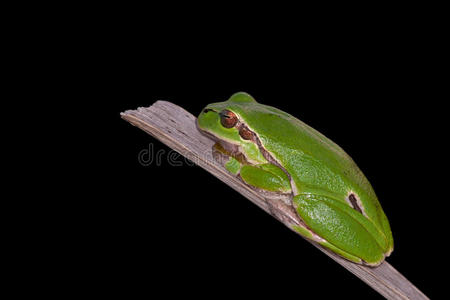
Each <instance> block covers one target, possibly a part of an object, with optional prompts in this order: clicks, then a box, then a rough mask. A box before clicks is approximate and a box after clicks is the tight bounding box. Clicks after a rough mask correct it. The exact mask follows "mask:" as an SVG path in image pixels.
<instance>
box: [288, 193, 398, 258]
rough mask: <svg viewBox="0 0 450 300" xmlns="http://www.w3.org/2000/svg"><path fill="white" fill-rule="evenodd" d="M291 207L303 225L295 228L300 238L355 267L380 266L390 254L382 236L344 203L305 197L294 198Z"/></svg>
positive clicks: (372, 225) (327, 198) (329, 199)
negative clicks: (313, 243)
mask: <svg viewBox="0 0 450 300" xmlns="http://www.w3.org/2000/svg"><path fill="white" fill-rule="evenodd" d="M293 204H294V207H295V209H296V210H297V213H298V215H299V216H300V218H301V219H302V221H303V222H304V223H305V224H306V226H305V227H300V226H298V227H297V226H296V227H295V228H294V229H295V230H296V231H297V232H299V233H300V234H301V235H303V236H305V237H307V238H309V239H312V240H315V241H316V242H318V243H319V244H321V245H322V246H324V247H326V248H328V249H330V250H331V251H333V252H335V253H337V254H339V255H341V256H343V257H344V258H346V259H348V260H350V261H353V262H356V263H364V264H367V265H370V266H376V265H379V264H380V263H381V262H383V260H384V258H385V254H386V253H387V252H388V251H389V245H388V241H387V239H386V237H385V235H384V234H383V233H382V232H381V231H380V230H379V229H378V228H377V227H376V226H375V225H374V224H373V223H372V222H371V221H370V220H369V219H367V218H366V217H365V216H364V215H363V214H361V213H360V212H359V211H357V210H356V209H354V208H352V207H351V206H349V205H348V204H347V203H344V202H342V201H339V200H336V199H332V198H330V197H328V196H323V195H315V194H306V193H305V194H299V195H296V196H295V197H294V198H293ZM313 235H316V236H315V237H316V238H314V236H313ZM317 236H319V237H320V238H319V239H317Z"/></svg>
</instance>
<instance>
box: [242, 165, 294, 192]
mask: <svg viewBox="0 0 450 300" xmlns="http://www.w3.org/2000/svg"><path fill="white" fill-rule="evenodd" d="M240 175H241V178H242V180H243V181H244V182H245V183H247V184H249V185H251V186H253V187H256V188H259V189H262V190H266V191H269V192H281V193H290V192H291V184H290V181H289V177H288V176H287V175H286V173H284V171H283V170H282V169H280V168H279V167H277V166H275V165H273V164H261V165H254V166H252V165H243V166H242V168H241V170H240Z"/></svg>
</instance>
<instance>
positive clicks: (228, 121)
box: [219, 109, 238, 128]
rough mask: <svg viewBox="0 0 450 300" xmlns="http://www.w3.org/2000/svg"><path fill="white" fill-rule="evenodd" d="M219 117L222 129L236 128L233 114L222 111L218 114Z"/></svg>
mask: <svg viewBox="0 0 450 300" xmlns="http://www.w3.org/2000/svg"><path fill="white" fill-rule="evenodd" d="M219 115H220V123H221V124H222V126H223V127H225V128H232V127H234V126H236V124H237V121H238V118H237V117H236V115H235V114H234V113H233V112H231V111H229V110H226V109H224V110H222V111H221V112H220V113H219Z"/></svg>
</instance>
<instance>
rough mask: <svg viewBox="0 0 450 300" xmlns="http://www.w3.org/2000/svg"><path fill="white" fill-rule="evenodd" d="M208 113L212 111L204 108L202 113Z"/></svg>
mask: <svg viewBox="0 0 450 300" xmlns="http://www.w3.org/2000/svg"><path fill="white" fill-rule="evenodd" d="M209 111H213V110H212V109H209V108H205V109H204V110H203V113H204V114H206V113H207V112H209Z"/></svg>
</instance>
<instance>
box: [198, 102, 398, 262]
mask: <svg viewBox="0 0 450 300" xmlns="http://www.w3.org/2000/svg"><path fill="white" fill-rule="evenodd" d="M223 112H231V113H232V114H234V116H235V118H237V120H238V121H237V123H236V125H235V126H234V127H232V128H226V127H225V126H224V125H223V123H222V122H221V119H222V120H223V119H224V118H225V119H228V117H224V113H223ZM243 126H244V127H245V129H246V130H247V132H248V130H249V131H250V132H252V134H253V136H254V137H255V138H252V139H248V138H247V139H244V138H243V137H242V136H241V135H240V134H239V129H242V128H243ZM198 128H199V129H200V130H202V131H204V132H206V133H208V134H209V135H212V136H213V137H214V138H215V139H217V140H218V143H221V144H223V145H230V144H232V145H235V146H234V149H236V146H238V148H237V149H239V153H240V156H237V155H236V152H233V151H222V152H223V153H222V154H223V155H224V156H226V157H228V161H227V162H226V163H225V167H226V168H227V169H228V170H229V171H230V172H231V173H233V174H236V175H239V176H240V178H241V179H242V180H243V181H244V182H245V183H247V184H248V185H250V186H252V187H255V188H257V189H259V190H265V191H268V192H272V193H280V194H287V195H290V196H291V197H290V199H291V205H292V206H293V207H294V208H295V210H296V212H297V214H298V216H299V217H300V219H301V220H302V225H301V226H293V229H294V230H296V231H297V232H298V233H300V234H301V235H303V236H305V237H306V238H309V239H311V240H313V241H315V242H317V243H319V244H321V245H323V246H324V247H326V248H328V249H330V250H331V251H333V252H335V253H337V254H339V255H341V256H342V257H344V258H346V259H348V260H350V261H353V262H355V263H361V264H367V265H370V266H376V265H379V264H380V263H381V262H383V260H384V258H385V257H386V256H388V255H389V254H390V253H391V252H392V250H393V239H392V233H391V229H390V226H389V222H388V219H387V218H386V215H385V214H384V212H383V209H382V208H381V205H380V203H379V202H378V199H377V197H376V195H375V192H374V191H373V189H372V187H371V185H370V183H369V182H368V180H367V179H366V177H365V176H364V175H363V173H362V172H361V171H360V169H359V168H358V167H357V165H356V164H355V163H354V161H353V160H352V159H351V158H350V157H349V156H348V155H347V154H346V153H345V152H344V151H343V150H342V149H341V148H340V147H339V146H338V145H336V144H335V143H333V142H332V141H331V140H329V139H328V138H326V137H325V136H324V135H322V134H321V133H319V132H318V131H316V130H314V129H313V128H311V127H309V126H308V125H306V124H304V123H303V122H301V121H300V120H298V119H296V118H294V117H293V116H291V115H289V114H287V113H285V112H283V111H281V110H279V109H276V108H274V107H271V106H267V105H263V104H259V103H257V102H256V101H255V100H254V99H253V98H252V97H251V96H250V95H248V94H246V93H237V94H234V95H233V96H232V97H231V98H230V99H229V100H228V101H225V102H218V103H212V104H209V105H208V106H206V107H205V109H204V110H203V111H202V113H201V114H200V116H199V117H198ZM224 148H226V146H224ZM242 155H243V156H244V157H245V160H243V159H242Z"/></svg>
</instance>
